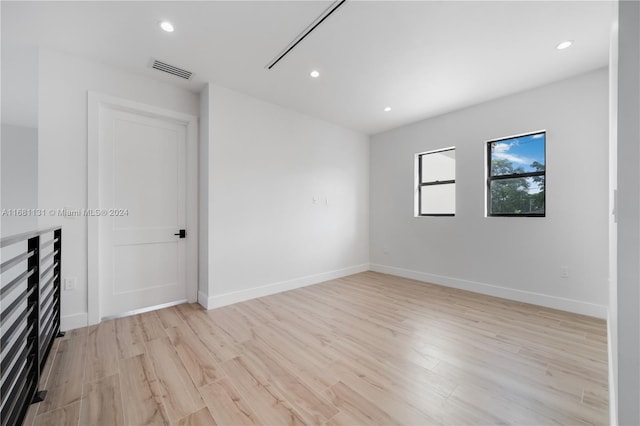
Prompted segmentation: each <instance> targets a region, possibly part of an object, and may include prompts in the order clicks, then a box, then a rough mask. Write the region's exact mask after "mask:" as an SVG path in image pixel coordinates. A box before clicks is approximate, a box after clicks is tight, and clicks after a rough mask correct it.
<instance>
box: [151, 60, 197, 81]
mask: <svg viewBox="0 0 640 426" xmlns="http://www.w3.org/2000/svg"><path fill="white" fill-rule="evenodd" d="M151 68H153V69H156V70H158V71H162V72H166V73H168V74H171V75H175V76H176V77H180V78H184V79H185V80H189V79H191V76H192V75H193V73H192V72H191V71H187V70H183V69H182V68H178V67H174V66H173V65H169V64H167V63H166V62H162V61H158V60H157V59H154V60H153V63H152V64H151Z"/></svg>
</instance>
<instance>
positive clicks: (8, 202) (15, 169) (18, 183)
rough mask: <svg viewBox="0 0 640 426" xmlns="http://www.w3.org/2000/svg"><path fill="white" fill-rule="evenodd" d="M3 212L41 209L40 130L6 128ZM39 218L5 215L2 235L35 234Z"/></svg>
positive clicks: (0, 199) (19, 127)
mask: <svg viewBox="0 0 640 426" xmlns="http://www.w3.org/2000/svg"><path fill="white" fill-rule="evenodd" d="M1 137H2V155H1V158H2V165H1V170H2V179H1V180H0V181H1V182H2V189H1V190H2V197H1V198H0V208H1V209H3V210H4V209H35V208H37V207H38V130H37V129H34V128H32V127H21V126H12V125H8V124H3V125H2V135H1ZM37 227H38V219H37V217H36V216H11V215H8V216H7V215H3V216H2V226H1V227H0V229H2V236H8V235H13V234H19V233H22V232H27V231H33V230H35V229H36V228H37Z"/></svg>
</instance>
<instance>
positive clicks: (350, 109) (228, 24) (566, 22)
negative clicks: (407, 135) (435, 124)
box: [1, 1, 614, 134]
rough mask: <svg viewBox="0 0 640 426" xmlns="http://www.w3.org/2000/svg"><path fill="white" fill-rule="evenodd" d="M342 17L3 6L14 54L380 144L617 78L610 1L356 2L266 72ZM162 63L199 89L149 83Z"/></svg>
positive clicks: (173, 6)
mask: <svg viewBox="0 0 640 426" xmlns="http://www.w3.org/2000/svg"><path fill="white" fill-rule="evenodd" d="M330 4H331V2H326V1H289V2H277V1H255V2H246V1H225V2H223V1H209V2H205V1H200V2H167V1H141V2H115V1H114V2H51V1H46V2H24V1H20V2H8V1H2V3H1V8H2V11H1V12H2V34H1V36H2V48H3V51H4V50H5V49H7V50H9V49H21V48H23V47H26V46H31V47H33V46H44V47H49V48H54V49H58V50H62V51H65V52H69V53H74V54H78V55H81V56H84V57H87V58H89V59H92V60H96V61H100V62H103V63H107V64H111V65H114V66H118V67H121V68H125V69H128V70H130V71H133V72H136V73H142V74H147V75H149V76H150V77H153V78H157V79H160V80H163V81H167V82H171V83H174V84H177V85H181V86H183V87H186V88H188V89H190V90H193V91H199V90H201V89H202V87H203V85H204V83H206V82H212V83H215V84H220V85H223V86H227V87H230V88H232V89H236V90H238V91H241V92H244V93H247V94H250V95H253V96H256V97H258V98H261V99H264V100H267V101H270V102H273V103H276V104H279V105H282V106H285V107H289V108H292V109H295V110H298V111H301V112H303V113H307V114H310V115H313V116H316V117H320V118H323V119H326V120H329V121H332V122H335V123H338V124H341V125H344V126H346V127H350V128H353V129H356V130H360V131H362V132H365V133H369V134H374V133H378V132H381V131H384V130H387V129H390V128H393V127H397V126H400V125H403V124H406V123H409V122H412V121H416V120H419V119H422V118H426V117H430V116H434V115H438V114H442V113H445V112H448V111H452V110H456V109H460V108H464V107H466V106H470V105H473V104H477V103H480V102H483V101H487V100H489V99H493V98H497V97H500V96H503V95H506V94H509V93H514V92H518V91H522V90H525V89H527V88H532V87H536V86H539V85H542V84H545V83H549V82H552V81H556V80H560V79H563V78H566V77H569V76H572V75H576V74H580V73H583V72H586V71H589V70H593V69H596V68H599V67H603V66H606V65H607V62H608V48H609V32H610V28H611V25H612V22H613V20H614V3H613V2H611V1H585V2H582V1H469V2H463V1H410V2H401V1H374V2H369V1H366V2H365V1H348V2H347V3H345V4H344V5H343V6H342V7H341V8H340V9H338V11H336V13H334V14H333V15H332V16H330V17H329V18H328V19H327V20H326V21H325V22H324V23H323V24H321V25H320V26H319V27H318V28H317V29H316V30H315V31H314V32H313V33H312V34H311V35H310V36H309V37H307V38H306V39H305V40H304V41H303V42H302V43H301V44H300V45H298V47H296V48H295V49H294V50H293V51H292V52H291V53H290V54H289V55H288V56H287V57H286V58H285V59H283V60H282V61H281V62H280V63H279V64H278V65H276V66H275V67H274V69H272V70H266V69H265V65H266V64H267V63H268V62H269V61H270V60H271V59H272V58H273V57H274V56H276V55H277V54H278V53H279V52H280V51H281V50H282V49H283V48H284V47H285V46H286V45H287V44H288V43H289V42H290V41H291V40H292V39H293V38H295V37H296V36H297V35H298V34H299V33H300V32H301V31H302V30H303V29H305V28H306V27H307V26H308V25H309V24H310V23H311V22H312V21H313V20H314V19H315V18H316V17H317V16H318V15H319V14H320V13H321V12H322V11H324V10H325V9H326V8H327V7H328V6H329V5H330ZM163 19H167V20H170V21H171V22H172V23H173V24H174V26H175V32H174V33H171V34H169V33H165V32H163V31H162V30H161V29H160V28H159V26H158V23H159V21H161V20H163ZM566 39H572V40H575V43H574V45H573V46H572V47H571V48H569V49H567V50H564V51H557V50H556V49H555V46H556V45H557V44H558V43H559V42H560V41H563V40H566ZM151 57H154V58H157V59H160V60H163V61H165V62H168V63H170V64H173V65H176V66H179V67H182V68H186V69H188V70H190V71H193V72H194V73H195V75H194V78H193V80H192V81H180V80H179V79H177V78H176V77H172V76H165V75H164V74H162V73H160V72H158V71H155V70H152V69H149V68H148V65H149V61H150V58H151ZM312 69H317V70H319V71H320V73H321V76H320V78H318V79H311V78H310V77H309V72H310V71H311V70H312ZM3 81H4V79H3ZM385 106H391V108H392V110H391V111H390V112H383V108H384V107H385Z"/></svg>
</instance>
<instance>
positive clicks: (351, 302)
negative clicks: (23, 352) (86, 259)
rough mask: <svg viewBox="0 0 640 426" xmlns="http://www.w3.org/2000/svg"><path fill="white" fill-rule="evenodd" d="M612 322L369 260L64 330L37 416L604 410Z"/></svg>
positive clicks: (216, 418)
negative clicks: (303, 279) (277, 287)
mask: <svg viewBox="0 0 640 426" xmlns="http://www.w3.org/2000/svg"><path fill="white" fill-rule="evenodd" d="M607 377H608V376H607V336H606V326H605V322H604V321H602V320H598V319H594V318H589V317H585V316H580V315H573V314H568V313H565V312H560V311H556V310H552V309H546V308H541V307H538V306H533V305H527V304H523V303H518V302H512V301H507V300H503V299H497V298H492V297H488V296H482V295H478V294H474V293H469V292H464V291H459V290H453V289H449V288H445V287H439V286H435V285H429V284H425V283H420V282H417V281H412V280H407V279H403V278H398V277H393V276H389V275H383V274H378V273H374V272H365V273H362V274H357V275H353V276H350V277H346V278H343V279H338V280H334V281H329V282H326V283H322V284H318V285H315V286H311V287H306V288H302V289H298V290H294V291H290V292H286V293H281V294H278V295H274V296H269V297H264V298H260V299H256V300H252V301H249V302H244V303H238V304H236V305H232V306H228V307H225V308H220V309H216V310H212V311H205V310H204V309H202V308H200V307H199V305H196V304H193V305H189V304H185V305H180V306H176V307H172V308H168V309H163V310H160V311H155V312H149V313H145V314H141V315H136V316H131V317H127V318H121V319H116V320H112V321H105V322H103V323H101V324H99V325H97V326H93V327H88V328H83V329H78V330H73V331H71V332H69V333H67V335H66V336H65V337H64V338H61V339H58V340H57V341H56V342H55V344H54V348H53V350H52V353H51V355H50V356H49V360H48V363H47V367H46V369H45V374H44V375H43V381H42V382H43V383H42V387H44V388H45V389H47V390H48V391H49V394H48V396H47V399H46V400H45V401H44V402H42V403H40V404H39V405H33V406H32V408H31V409H30V411H29V415H28V418H27V421H26V423H27V424H34V425H51V424H64V425H78V424H79V425H94V424H99V425H116V424H128V425H146V424H172V425H213V424H220V425H250V424H255V425H285V424H318V425H321V424H323V425H360V424H379V425H383V424H384V425H391V424H407V425H426V424H451V425H467V424H482V425H487V424H523V425H524V424H529V425H551V424H565V425H585V424H606V423H608V388H607Z"/></svg>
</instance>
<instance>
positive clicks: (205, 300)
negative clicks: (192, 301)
mask: <svg viewBox="0 0 640 426" xmlns="http://www.w3.org/2000/svg"><path fill="white" fill-rule="evenodd" d="M198 303H199V304H200V306H202V307H203V308H205V309H209V308H207V305H208V304H209V296H207V295H206V294H204V293H203V292H202V291H199V290H198Z"/></svg>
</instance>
